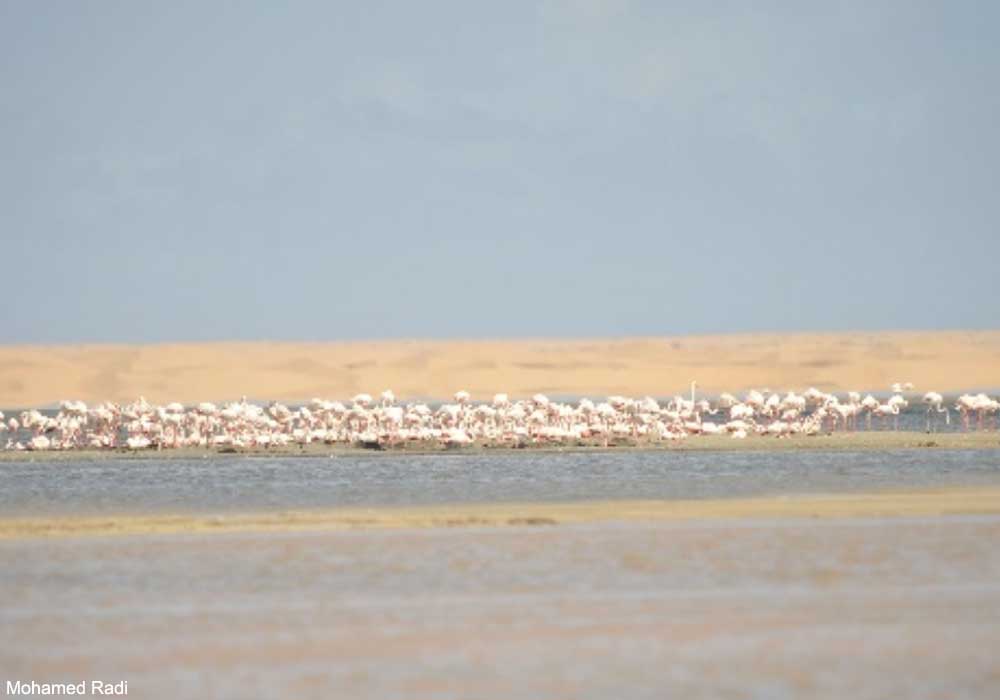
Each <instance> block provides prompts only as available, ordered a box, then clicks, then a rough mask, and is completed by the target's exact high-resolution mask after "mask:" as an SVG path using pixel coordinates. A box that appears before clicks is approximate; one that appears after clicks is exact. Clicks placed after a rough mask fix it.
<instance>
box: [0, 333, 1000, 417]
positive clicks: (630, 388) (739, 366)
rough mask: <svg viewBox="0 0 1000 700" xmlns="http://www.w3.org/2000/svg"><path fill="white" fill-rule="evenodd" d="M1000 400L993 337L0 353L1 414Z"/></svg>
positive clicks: (998, 342) (68, 348)
mask: <svg viewBox="0 0 1000 700" xmlns="http://www.w3.org/2000/svg"><path fill="white" fill-rule="evenodd" d="M692 379H695V380H697V381H698V382H699V385H700V386H701V387H702V390H703V391H705V392H707V393H719V392H722V391H729V392H739V391H743V390H745V389H748V388H751V387H758V388H763V387H766V388H770V389H772V390H785V389H793V388H794V389H801V388H804V387H807V386H815V387H817V388H819V389H822V390H824V391H840V392H842V391H848V390H859V391H875V390H881V391H885V390H888V388H889V385H890V384H891V383H893V382H904V381H910V382H913V383H915V384H916V385H917V389H918V390H921V391H928V390H934V391H939V392H959V391H964V390H972V389H982V390H988V389H994V388H997V387H1000V331H941V332H871V333H794V334H793V333H789V334H743V335H713V336H684V337H673V338H671V337H660V338H624V339H589V340H587V339H584V340H546V339H530V340H528V339H526V340H469V341H459V340H454V341H453V340H440V341H425V340H412V341H410V340H394V341H378V342H337V343H283V342H282V343H278V342H253V343H177V344H163V345H64V346H32V345H9V346H4V347H0V406H4V407H30V406H45V405H51V404H53V403H55V402H57V401H59V400H60V399H67V398H74V399H81V400H84V401H87V402H94V401H104V400H113V401H130V400H134V399H135V398H137V397H138V396H140V395H143V396H145V397H146V398H147V399H149V400H150V401H154V402H168V401H180V402H184V403H193V402H197V401H224V400H229V399H238V398H240V397H241V396H244V395H245V396H248V397H250V398H251V399H258V400H267V399H275V400H284V401H296V400H308V399H310V398H312V397H314V396H321V397H324V398H341V399H343V398H349V397H350V396H352V395H353V394H355V393H357V392H362V391H364V392H368V393H374V392H379V391H382V390H383V389H386V388H391V389H392V390H393V391H394V392H395V393H396V395H397V396H399V397H401V398H404V399H409V398H448V397H450V396H451V395H452V394H453V393H454V392H455V391H456V390H458V389H465V390H467V391H469V392H471V393H472V395H473V398H475V399H487V398H489V397H490V396H491V395H492V394H493V393H495V392H506V393H509V394H510V395H511V396H513V397H523V396H530V395H532V394H534V393H536V392H542V393H546V394H549V395H552V396H598V397H600V396H607V395H609V394H624V395H630V396H645V395H650V396H670V395H673V394H676V393H678V392H685V393H686V391H687V387H688V384H689V382H690V381H691V380H692Z"/></svg>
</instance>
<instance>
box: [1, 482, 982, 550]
mask: <svg viewBox="0 0 1000 700" xmlns="http://www.w3.org/2000/svg"><path fill="white" fill-rule="evenodd" d="M997 513H1000V489H998V488H945V489H921V490H914V491H886V492H868V493H850V494H832V495H801V496H779V497H764V498H732V499H724V498H723V499H705V500H677V501H669V500H627V501H579V502H557V503H491V504H458V505H443V506H413V507H381V508H357V507H352V508H329V509H323V510H302V511H278V512H257V513H239V514H227V515H182V514H166V515H162V514H157V515H120V516H115V515H104V516H77V517H51V518H7V519H0V541H2V540H10V539H25V538H44V537H78V536H115V535H119V536H120V535H163V534H194V535H199V536H203V535H211V534H218V533H230V532H301V531H350V530H375V529H407V528H454V527H525V526H537V527H541V526H555V525H571V524H579V523H597V522H616V521H684V520H710V519H734V518H772V519H773V518H859V517H907V516H910V517H919V516H954V515H987V514H997Z"/></svg>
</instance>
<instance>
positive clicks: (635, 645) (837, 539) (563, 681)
mask: <svg viewBox="0 0 1000 700" xmlns="http://www.w3.org/2000/svg"><path fill="white" fill-rule="evenodd" d="M998 539H1000V516H975V517H973V516H968V517H966V516H962V517H948V518H933V517H932V518H892V519H867V518H866V519H853V520H828V521H816V520H795V519H789V520H775V521H768V520H753V521H747V520H742V521H741V520H735V521H714V522H713V521H689V522H685V523H676V522H675V523H666V522H656V523H636V522H632V523H619V524H600V525H597V524H590V525H572V526H560V527H555V528H529V527H512V528H503V529H493V528H462V529H457V530H454V529H439V530H394V531H357V532H333V533H331V532H322V533H268V534H247V533H229V534H220V535H214V536H207V537H206V536H191V535H157V536H143V537H133V536H128V537H92V538H66V539H51V540H21V541H2V542H0V559H2V560H3V561H4V572H3V576H2V577H0V595H2V598H3V601H4V603H3V606H2V608H0V678H17V679H26V680H27V679H34V680H37V681H39V682H45V681H48V682H59V681H63V682H65V681H79V680H82V679H93V678H100V679H103V680H106V681H120V680H127V681H128V682H129V695H130V696H132V697H143V698H167V697H213V698H247V697H298V698H329V697H350V698H360V699H364V698H397V697H432V698H466V697H477V698H509V697H578V698H606V697H630V698H662V697H684V698H717V697H733V698H768V699H769V698H774V699H776V700H778V699H782V698H803V697H811V698H838V699H841V698H855V699H858V700H864V699H866V698H889V697H906V698H928V699H930V698H949V699H958V698H983V699H984V700H985V699H986V698H996V697H1000V668H998V666H997V662H996V658H997V657H996V649H997V648H998V645H1000V583H998V582H1000V548H997V547H996V546H995V545H996V542H997V541H998Z"/></svg>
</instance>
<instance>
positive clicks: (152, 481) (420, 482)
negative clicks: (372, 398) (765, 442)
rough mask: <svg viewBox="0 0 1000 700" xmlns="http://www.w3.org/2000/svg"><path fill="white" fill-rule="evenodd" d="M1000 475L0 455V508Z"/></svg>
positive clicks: (690, 462)
mask: <svg viewBox="0 0 1000 700" xmlns="http://www.w3.org/2000/svg"><path fill="white" fill-rule="evenodd" d="M997 484H1000V450H899V451H872V450H866V451H859V452H850V451H831V452H817V451H812V450H809V451H782V452H715V453H705V452H669V451H656V452H641V451H628V452H619V453H614V452H594V453H580V452H576V453H556V452H530V451H527V452H517V453H511V452H505V453H477V454H453V455H452V454H442V455H437V454H435V455H393V454H378V455H371V454H364V453H359V454H357V455H348V456H337V457H330V458H327V457H315V458H295V457H280V458H279V457H236V456H219V457H212V458H206V459H197V460H181V459H148V458H144V459H136V460H128V459H96V460H89V461H86V460H80V461H72V460H71V461H64V460H60V461H52V462H49V461H46V460H45V457H44V455H43V454H39V455H37V456H36V457H35V458H34V459H33V461H17V462H0V516H3V515H6V516H14V515H17V516H26V515H52V514H67V515H68V514H80V515H82V514H100V513H118V514H127V513H149V512H167V511H172V512H220V511H221V512H233V511H248V510H286V509H306V508H325V507H337V506H378V505H435V504H444V503H481V502H503V501H518V502H523V501H575V500H612V499H632V498H637V499H692V498H694V499H698V498H727V497H745V496H767V495H781V494H796V493H831V492H850V491H859V490H873V489H893V488H900V489H902V488H928V487H939V486H951V485H958V486H974V485H997Z"/></svg>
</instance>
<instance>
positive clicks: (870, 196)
mask: <svg viewBox="0 0 1000 700" xmlns="http://www.w3.org/2000/svg"><path fill="white" fill-rule="evenodd" d="M998 31H1000V3H998V2H992V1H983V2H946V1H945V0H941V1H940V2H929V3H924V2H917V1H914V0H901V1H899V2H873V1H871V0H864V1H861V2H839V1H838V2H829V1H827V2H814V3H808V2H793V1H789V2H757V1H754V2H751V1H750V0H747V1H746V2H710V1H707V0H688V1H685V2H665V1H664V2H659V1H653V2H625V1H621V2H617V1H610V0H581V1H578V2H569V1H567V2H557V1H552V2H530V3H520V2H468V1H466V0H456V1H454V2H434V1H433V0H430V1H421V2H405V1H400V2H391V3H385V2H372V1H370V0H365V1H359V2H351V3H336V2H329V1H324V2H288V3H286V2H274V1H273V0H268V1H267V2H259V3H252V2H226V3H210V2H204V1H197V2H179V1H176V0H169V1H158V2H133V1H123V2H98V1H91V2H78V1H72V2H55V1H52V0H40V1H38V2H34V1H30V0H19V1H13V0H0V88H2V89H0V237H2V238H0V258H2V259H3V260H4V265H3V284H2V287H0V290H2V292H0V293H2V295H3V296H2V302H0V308H2V311H0V342H63V341H162V340H202V339H257V338H261V339H265V338H273V339H278V338H287V339H307V340H311V339H317V340H318V339H342V338H381V337H484V336H486V337H500V336H511V335H516V336H609V335H620V334H644V335H651V334H684V333H703V332H734V331H753V330H812V329H831V330H836V329H879V328H988V327H994V328H995V327H998V326H1000V295H998V294H997V291H998V283H997V279H998V271H1000V127H998V125H1000V88H998V86H1000V41H998V40H997V37H998Z"/></svg>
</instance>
